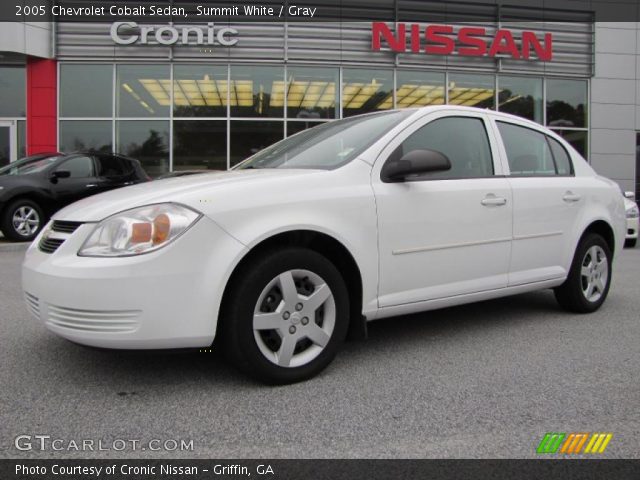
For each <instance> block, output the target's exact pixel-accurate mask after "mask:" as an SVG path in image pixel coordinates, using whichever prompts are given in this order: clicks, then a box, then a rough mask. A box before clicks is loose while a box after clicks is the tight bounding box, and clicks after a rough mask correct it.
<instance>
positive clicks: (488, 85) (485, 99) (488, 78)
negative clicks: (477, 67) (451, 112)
mask: <svg viewBox="0 0 640 480" xmlns="http://www.w3.org/2000/svg"><path fill="white" fill-rule="evenodd" d="M495 80H496V77H495V76H493V75H477V74H469V73H452V74H450V75H449V103H450V104H451V105H464V106H466V107H478V108H489V109H492V110H493V109H495Z"/></svg>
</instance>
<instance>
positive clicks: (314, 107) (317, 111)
mask: <svg viewBox="0 0 640 480" xmlns="http://www.w3.org/2000/svg"><path fill="white" fill-rule="evenodd" d="M337 85H338V69H337V68H328V67H327V68H317V67H289V68H287V117H288V118H309V119H322V118H336V117H337V116H338V91H337V88H336V86H337Z"/></svg>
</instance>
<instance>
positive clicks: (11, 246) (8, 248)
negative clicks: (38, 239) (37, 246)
mask: <svg viewBox="0 0 640 480" xmlns="http://www.w3.org/2000/svg"><path fill="white" fill-rule="evenodd" d="M29 245H31V242H18V243H4V242H0V253H1V252H24V251H25V250H26V249H27V248H29Z"/></svg>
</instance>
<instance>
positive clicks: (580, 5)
mask: <svg viewBox="0 0 640 480" xmlns="http://www.w3.org/2000/svg"><path fill="white" fill-rule="evenodd" d="M112 6H115V7H116V10H113V11H112V10H111V7H112ZM152 6H153V7H154V8H156V12H157V11H158V10H157V7H163V8H167V7H169V8H170V9H171V8H173V9H184V12H185V13H186V16H183V15H176V14H175V13H171V11H166V14H161V15H151V13H150V12H151V7H152ZM34 7H35V9H34ZM60 7H63V8H64V9H65V10H62V11H63V12H68V11H71V12H77V14H63V15H54V12H60V11H61V10H60ZM117 7H127V8H129V9H130V12H132V13H130V14H127V13H124V12H122V11H120V13H118V10H117ZM137 7H144V8H145V13H144V15H137V14H136V13H135V11H134V9H136V8H137ZM198 7H201V8H202V7H216V8H220V9H222V8H228V9H234V10H232V11H233V12H237V13H234V14H233V15H222V14H219V15H214V14H208V15H196V13H197V12H198V11H199V8H198ZM245 7H249V8H250V9H251V11H252V12H254V13H253V14H251V13H248V11H245ZM55 8H57V10H55ZM305 8H307V9H314V15H313V16H312V17H311V16H310V15H304V14H297V13H296V12H303V10H299V9H305ZM66 9H72V10H66ZM74 9H75V10H74ZM160 11H161V12H165V10H163V9H161V10H160ZM172 11H173V12H175V10H172ZM226 11H229V10H226ZM83 12H84V13H83ZM258 12H263V13H258ZM264 12H270V13H264ZM496 18H500V19H501V20H502V19H503V20H505V21H523V22H526V21H535V22H553V21H564V22H584V21H590V20H593V21H602V22H633V21H640V2H638V1H636V0H236V1H233V0H201V1H197V0H127V1H125V0H2V1H1V2H0V21H3V22H22V21H29V22H38V21H41V22H108V23H111V22H115V21H121V20H124V19H126V20H130V21H136V22H147V23H156V24H157V23H167V22H175V23H182V24H185V23H207V22H214V23H215V22H219V23H228V22H231V23H239V22H285V21H286V22H305V23H310V22H360V21H362V22H370V21H386V22H394V21H406V22H421V23H443V22H450V23H455V22H486V21H490V20H495V19H496Z"/></svg>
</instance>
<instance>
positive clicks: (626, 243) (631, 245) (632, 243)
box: [624, 238, 638, 248]
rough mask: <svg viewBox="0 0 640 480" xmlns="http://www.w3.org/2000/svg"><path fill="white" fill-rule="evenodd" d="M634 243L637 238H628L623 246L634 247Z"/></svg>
mask: <svg viewBox="0 0 640 480" xmlns="http://www.w3.org/2000/svg"><path fill="white" fill-rule="evenodd" d="M636 243H638V239H637V238H630V239H629V240H625V242H624V248H635V246H636Z"/></svg>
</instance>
